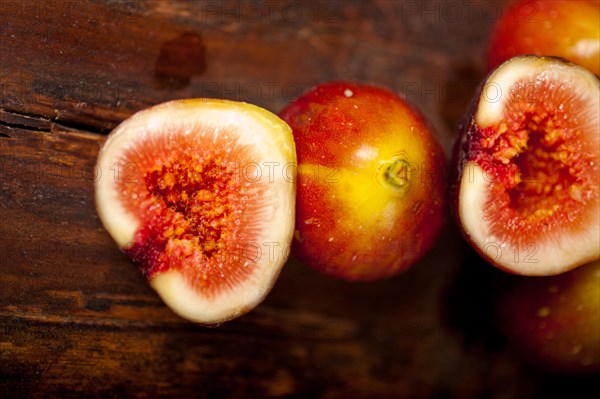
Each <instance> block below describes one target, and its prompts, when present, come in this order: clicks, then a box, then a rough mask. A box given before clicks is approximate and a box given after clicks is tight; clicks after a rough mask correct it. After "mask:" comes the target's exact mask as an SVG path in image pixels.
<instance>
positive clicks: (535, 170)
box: [453, 55, 600, 275]
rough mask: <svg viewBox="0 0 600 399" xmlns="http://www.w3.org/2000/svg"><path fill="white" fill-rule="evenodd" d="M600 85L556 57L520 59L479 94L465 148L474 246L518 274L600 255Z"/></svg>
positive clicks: (463, 193) (464, 197) (459, 186)
mask: <svg viewBox="0 0 600 399" xmlns="http://www.w3.org/2000/svg"><path fill="white" fill-rule="evenodd" d="M599 152H600V86H599V82H598V78H597V77H596V76H595V75H593V74H592V73H590V72H589V71H588V70H586V69H585V68H582V67H580V66H577V65H574V64H572V63H570V62H567V61H565V60H563V59H559V58H555V57H537V56H533V55H529V56H518V57H514V58H512V59H510V60H508V61H506V62H505V63H503V64H502V65H500V66H499V67H498V68H497V69H496V70H494V71H493V72H492V73H491V74H490V75H489V76H488V77H487V79H485V80H484V82H483V84H482V85H481V88H480V89H479V91H478V93H477V94H476V95H475V98H474V100H473V103H472V106H471V109H470V111H469V112H468V114H467V119H466V121H465V123H464V125H463V128H462V132H461V135H460V137H459V140H458V141H457V144H456V149H455V164H456V172H457V177H456V180H455V185H454V191H453V199H454V209H455V211H456V212H455V213H456V215H457V218H458V223H459V225H460V226H461V228H462V231H463V233H464V235H465V237H466V239H467V240H468V241H469V242H470V243H471V245H472V246H473V248H475V249H476V250H477V251H478V252H479V253H480V254H481V255H482V256H483V257H484V258H485V259H486V260H488V261H489V262H490V263H492V264H494V265H495V266H497V267H499V268H501V269H503V270H505V271H508V272H512V273H515V274H523V275H553V274H559V273H562V272H565V271H568V270H570V269H573V268H575V267H577V266H580V265H583V264H585V263H589V262H591V261H593V260H595V259H598V256H599V253H600V246H599V242H600V228H599V227H600V226H599V224H600V203H599V186H600V175H599V169H598V164H599V162H600V159H599V158H600V154H599Z"/></svg>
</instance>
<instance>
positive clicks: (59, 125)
mask: <svg viewBox="0 0 600 399" xmlns="http://www.w3.org/2000/svg"><path fill="white" fill-rule="evenodd" d="M60 116H61V114H60V113H57V115H56V116H55V117H54V118H47V117H43V116H40V115H35V114H29V113H25V112H21V111H15V110H9V109H5V108H0V127H4V128H6V129H8V130H11V129H25V130H34V131H38V132H48V133H54V132H55V131H56V130H63V131H73V132H85V133H93V134H99V135H104V134H106V131H104V130H101V129H98V128H96V127H93V126H90V125H86V124H82V123H77V122H74V121H69V120H61V121H59V120H58V119H59V117H60ZM0 135H1V137H11V136H10V135H8V134H7V133H6V131H5V132H4V133H2V132H0Z"/></svg>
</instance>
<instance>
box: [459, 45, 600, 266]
mask: <svg viewBox="0 0 600 399" xmlns="http://www.w3.org/2000/svg"><path fill="white" fill-rule="evenodd" d="M509 67H510V68H514V67H516V68H517V69H520V70H521V71H525V72H523V73H524V74H525V75H527V73H529V72H528V71H526V69H527V68H531V71H530V72H531V74H538V76H547V75H551V74H552V73H553V69H554V72H556V71H559V72H560V71H570V72H569V73H571V72H572V73H573V74H574V75H573V77H574V80H577V81H578V84H581V85H582V87H584V90H583V91H584V92H585V96H587V97H586V98H587V100H590V99H592V101H595V102H596V103H597V102H598V99H599V98H600V97H599V96H598V95H597V94H598V93H596V92H597V91H598V90H599V86H600V82H599V80H598V77H597V76H594V75H593V74H591V73H590V72H589V71H587V70H586V69H584V68H582V67H580V66H578V65H576V64H573V63H571V62H570V61H568V60H565V59H563V58H559V57H537V56H533V55H524V56H517V57H513V58H511V59H509V60H508V61H506V62H504V63H503V64H502V65H500V66H499V67H498V68H496V69H494V70H493V71H490V72H489V73H488V75H487V76H486V77H485V78H484V79H483V81H482V83H481V84H480V86H479V87H478V89H477V91H476V94H475V95H474V97H473V100H472V101H471V104H470V106H469V108H468V111H467V112H466V114H465V118H464V120H463V123H462V124H461V126H460V127H459V135H458V138H457V141H456V143H455V147H454V152H453V161H452V164H453V168H452V169H451V173H452V176H451V186H450V193H451V209H452V212H453V215H454V217H455V220H456V222H457V225H458V226H459V228H460V230H461V232H462V235H463V237H464V238H465V239H466V241H467V242H468V243H469V244H470V245H471V246H472V247H473V249H475V251H477V252H478V253H479V254H480V255H481V256H482V258H484V259H485V260H487V261H488V262H489V263H490V264H492V265H494V266H496V267H497V268H499V269H501V270H503V271H505V272H508V273H513V274H520V275H529V276H549V275H556V274H560V273H563V272H566V271H568V270H572V269H574V268H576V267H578V266H581V265H583V264H586V263H589V262H593V261H594V260H596V259H598V257H599V254H600V247H599V246H598V242H599V241H600V233H599V228H598V223H595V221H597V220H599V218H600V216H599V215H600V203H599V200H598V190H597V189H594V190H593V192H592V193H591V194H590V195H589V197H590V198H589V204H588V205H586V206H585V208H587V209H586V212H587V215H588V219H587V220H588V221H587V222H586V218H585V215H584V216H583V217H581V218H580V220H579V223H580V224H586V226H585V228H582V229H581V231H579V232H578V233H579V234H580V235H581V236H582V238H584V239H585V244H582V245H580V246H579V247H578V246H577V245H578V244H579V239H578V237H577V236H574V237H570V236H569V234H567V233H565V236H566V237H567V240H564V239H562V238H563V237H560V235H559V234H558V233H556V230H558V229H559V228H560V225H558V226H553V227H552V228H549V227H548V226H543V228H541V229H540V230H539V232H543V233H542V234H540V235H539V237H537V238H535V239H534V240H533V241H531V242H533V244H534V247H528V248H517V251H520V253H519V252H516V253H515V252H514V249H513V248H511V247H510V245H511V244H510V243H507V242H506V241H501V240H498V239H497V238H495V237H492V236H487V235H485V234H484V235H483V236H481V234H480V237H476V234H474V233H473V231H472V230H473V229H471V228H469V227H468V226H467V224H469V223H470V224H473V223H475V222H474V221H478V222H477V223H480V222H479V221H484V220H487V218H486V213H488V214H489V212H488V210H486V209H484V208H483V207H481V206H465V205H464V204H465V203H466V201H464V198H465V197H466V196H465V195H464V193H465V191H466V192H467V193H468V194H469V196H470V197H473V195H472V193H471V192H469V191H468V190H465V188H464V186H465V185H464V183H465V179H466V178H467V173H468V174H469V175H470V176H474V177H480V176H483V180H485V181H486V182H487V181H493V180H495V179H497V178H498V176H496V175H495V174H494V173H495V172H488V171H483V170H482V169H481V168H480V167H481V165H478V164H477V162H475V161H474V160H475V158H476V155H474V154H477V153H478V152H480V151H481V145H479V144H478V143H477V142H476V140H477V137H480V136H481V135H482V132H485V131H486V129H488V126H487V125H483V127H482V121H485V123H486V124H491V122H492V120H493V119H494V118H500V119H499V120H496V121H494V123H496V124H497V123H502V119H501V117H499V116H498V115H496V116H494V117H491V116H490V115H492V114H498V113H499V112H501V109H500V108H498V104H499V103H502V101H489V102H486V101H482V99H484V97H485V94H484V91H485V90H487V89H489V87H492V86H497V87H500V86H502V89H503V90H504V91H503V94H508V93H509V92H510V91H512V88H513V87H515V86H513V85H512V84H513V83H514V82H512V81H511V80H510V79H509V78H510V73H508V72H506V68H509ZM519 73H520V72H519ZM525 75H523V76H525ZM575 78H576V79H575ZM509 85H510V90H508V86H509ZM516 87H518V86H516ZM534 93H536V92H534ZM502 98H504V97H502ZM530 100H533V103H542V102H543V100H544V98H533V99H530ZM485 103H487V105H485V106H486V107H488V108H489V109H492V111H488V110H487V109H486V111H485V112H483V111H482V110H481V107H482V104H485ZM599 107H600V106H599ZM590 108H593V109H595V107H594V106H592V107H590ZM591 115H592V118H591V119H593V122H595V123H597V121H598V119H599V115H598V112H597V111H593V113H592V114H591ZM574 116H575V115H571V117H574ZM478 118H479V120H478ZM573 119H576V118H573ZM583 119H585V118H583ZM596 129H597V128H596ZM592 134H593V129H592ZM598 142H599V137H598V135H593V136H590V140H589V142H588V144H590V143H592V144H591V145H588V150H589V152H590V153H593V156H592V157H593V158H594V160H593V161H591V162H590V165H589V170H587V171H585V173H584V174H588V175H587V176H588V177H589V176H591V177H590V179H592V180H593V179H595V181H596V182H597V181H598V180H599V179H598V172H597V170H598V159H600V154H599V153H598V148H599V147H598V144H597V143H598ZM581 151H582V152H583V149H581ZM513 179H514V177H513ZM475 180H482V179H475ZM598 185H599V184H592V187H597V186H598ZM478 201H481V200H478ZM471 202H472V201H471ZM466 219H470V222H469V221H466ZM480 224H482V225H483V223H480ZM568 224H569V223H565V225H568ZM529 227H530V226H529ZM532 231H534V232H535V229H534V228H531V229H530V230H529V231H528V232H524V231H518V230H516V231H515V235H523V234H524V233H525V235H527V234H532ZM549 235H552V237H548V236H549ZM561 239H562V240H561ZM552 241H553V243H551V242H552ZM549 243H550V244H553V245H550V244H549ZM488 245H489V246H490V247H489V248H486V247H487V246H488ZM490 248H491V249H492V250H490ZM557 248H558V249H557ZM551 250H556V251H557V252H556V254H557V256H562V257H566V258H571V259H566V260H564V261H561V260H560V259H562V258H557V259H559V260H556V261H555V262H554V263H553V264H550V263H551V262H549V261H548V259H550V260H551V261H554V260H555V259H552V254H550V255H548V256H545V255H544V252H548V253H550V251H551ZM510 251H513V252H511V255H514V258H515V259H517V257H519V260H518V261H515V262H514V263H510V262H509V263H506V262H504V261H503V259H501V257H502V256H505V255H506V253H507V252H510ZM500 253H502V255H500ZM532 254H533V255H535V256H530V255H532ZM538 255H540V256H541V258H542V260H541V261H540V260H539V259H537V258H536V256H538ZM527 257H531V258H532V261H533V263H528V262H525V259H524V258H527ZM544 258H545V259H544Z"/></svg>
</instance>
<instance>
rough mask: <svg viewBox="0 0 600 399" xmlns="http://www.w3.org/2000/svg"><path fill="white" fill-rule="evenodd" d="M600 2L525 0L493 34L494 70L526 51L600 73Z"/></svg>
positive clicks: (490, 57) (491, 58)
mask: <svg viewBox="0 0 600 399" xmlns="http://www.w3.org/2000/svg"><path fill="white" fill-rule="evenodd" d="M598 21H600V3H599V2H597V1H593V0H589V1H586V0H583V1H582V0H521V1H515V2H514V3H512V4H511V5H510V7H508V9H507V10H506V11H505V12H504V13H503V14H502V17H501V18H500V20H499V21H498V22H497V24H496V26H495V27H494V31H493V33H492V38H491V40H490V45H489V50H488V66H489V69H490V70H492V69H494V68H496V67H497V66H498V65H500V64H501V63H502V62H504V61H506V60H508V59H509V58H511V57H514V56H517V55H524V54H534V55H547V56H558V57H563V58H566V59H568V60H570V61H572V62H574V63H576V64H578V65H581V66H583V67H585V68H587V69H589V70H590V71H591V72H593V73H595V74H596V75H600V23H599V22H598Z"/></svg>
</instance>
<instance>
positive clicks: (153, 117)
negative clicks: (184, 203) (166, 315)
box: [95, 99, 296, 324]
mask: <svg viewBox="0 0 600 399" xmlns="http://www.w3.org/2000/svg"><path fill="white" fill-rule="evenodd" d="M207 123H208V124H210V125H213V126H218V127H223V131H229V132H231V131H233V132H239V137H237V143H238V144H239V145H241V146H249V147H251V148H252V150H253V152H254V153H255V154H257V155H258V157H259V158H260V159H262V160H264V162H265V163H266V164H267V165H268V166H269V167H270V168H271V170H270V171H269V173H266V171H265V173H261V175H260V180H258V181H257V183H260V184H263V185H265V187H267V190H266V195H268V196H269V197H268V203H269V212H263V213H262V214H261V218H260V219H261V220H257V221H256V226H258V227H257V228H256V229H255V233H256V235H255V236H254V237H253V245H256V246H258V247H261V248H260V258H259V259H258V261H257V262H256V268H255V270H254V272H253V273H252V274H251V275H250V276H249V277H248V278H247V279H246V280H244V281H241V282H240V283H239V284H238V285H237V286H235V287H228V288H226V289H223V290H221V291H220V292H219V293H218V294H217V295H216V296H207V295H203V293H202V292H198V290H197V289H195V288H194V287H193V285H191V284H190V283H189V282H188V280H187V277H186V276H185V275H184V274H182V273H181V272H180V271H179V270H177V269H176V268H175V269H171V270H167V271H161V272H159V273H157V274H155V275H153V276H151V277H150V280H151V281H150V283H151V285H152V287H153V288H154V289H155V290H156V291H157V292H158V294H159V295H160V296H161V298H162V299H163V300H164V301H165V303H166V304H167V305H168V306H169V307H171V308H172V309H173V310H174V311H175V312H176V313H178V314H179V315H180V316H182V317H184V318H187V319H189V320H192V321H195V322H200V323H207V324H213V323H218V322H222V321H226V320H229V319H232V318H234V317H237V316H239V315H241V314H243V313H245V312H246V311H248V310H250V309H252V308H253V307H255V306H256V305H257V304H258V303H260V302H261V301H262V299H264V297H265V295H266V294H267V293H268V292H269V291H270V289H271V287H272V285H273V283H274V281H275V280H276V278H277V276H278V274H279V272H280V270H281V267H282V266H283V265H284V263H285V262H286V260H287V256H288V254H289V246H290V243H291V240H292V236H293V227H294V216H295V195H296V185H295V184H296V180H295V173H296V170H295V166H296V152H295V146H294V141H293V137H292V134H291V129H290V128H289V126H288V125H287V124H286V123H285V122H283V121H282V120H280V119H279V118H278V117H277V116H275V115H274V114H272V113H270V112H268V111H266V110H264V109H261V108H259V107H256V106H253V105H250V104H245V103H237V102H233V101H226V100H213V99H191V100H178V101H171V102H168V103H164V104H160V105H157V106H154V107H152V108H149V109H147V110H144V111H141V112H138V113H137V114H135V115H133V116H132V117H131V118H129V119H128V120H126V121H124V122H123V123H122V124H121V125H119V126H118V127H117V128H116V129H115V130H114V131H113V132H112V133H111V134H110V136H109V138H108V140H107V141H106V143H105V144H104V146H103V148H102V149H101V151H100V153H99V155H98V161H97V167H96V171H97V178H96V187H95V188H96V207H97V211H98V215H99V216H100V219H101V221H102V223H103V224H104V226H105V228H106V229H107V230H108V232H109V233H110V235H111V236H112V237H113V239H114V240H115V241H116V242H117V244H118V245H119V247H121V248H122V249H127V248H128V247H130V246H131V245H132V243H133V241H134V237H135V234H136V232H137V231H138V230H139V229H140V228H141V227H142V226H141V225H140V224H141V219H140V217H139V215H136V214H134V213H132V212H130V211H128V210H127V208H126V207H125V206H123V204H122V203H121V201H122V200H121V197H120V195H119V192H118V190H117V185H116V182H115V179H114V173H112V172H111V171H112V170H113V169H114V166H113V165H114V164H115V163H117V162H123V157H124V155H125V154H126V153H127V152H128V151H129V150H130V149H131V148H134V147H136V146H137V145H139V143H141V142H145V143H148V142H152V140H153V137H158V136H159V135H162V134H165V132H169V131H180V130H182V129H183V130H184V133H183V134H194V132H193V130H192V131H190V129H188V130H186V127H190V126H191V127H193V126H195V125H199V126H202V125H206V124H207ZM228 128H231V129H228ZM215 134H218V129H217V132H216V133H215ZM156 141H157V142H159V141H160V140H156ZM111 167H113V169H111ZM137 172H138V173H143V172H144V171H137Z"/></svg>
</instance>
